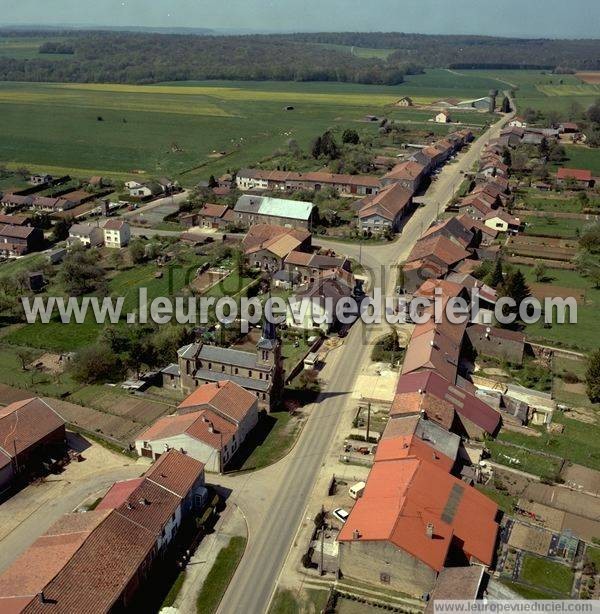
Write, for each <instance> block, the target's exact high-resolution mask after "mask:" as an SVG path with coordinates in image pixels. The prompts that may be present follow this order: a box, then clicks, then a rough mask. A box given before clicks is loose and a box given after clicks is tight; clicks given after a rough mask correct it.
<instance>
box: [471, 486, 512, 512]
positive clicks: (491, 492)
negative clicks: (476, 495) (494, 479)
mask: <svg viewBox="0 0 600 614" xmlns="http://www.w3.org/2000/svg"><path fill="white" fill-rule="evenodd" d="M475 488H477V490H478V491H479V492H482V493H483V494H484V495H485V496H486V497H489V498H490V499H491V500H492V501H494V502H495V503H496V504H497V505H498V507H499V508H500V509H501V510H502V511H503V512H505V513H506V514H512V513H513V511H514V508H515V505H516V504H517V500H518V497H514V496H512V495H509V494H507V493H505V492H501V491H499V490H496V489H495V488H491V487H489V486H483V485H481V484H477V485H476V486H475Z"/></svg>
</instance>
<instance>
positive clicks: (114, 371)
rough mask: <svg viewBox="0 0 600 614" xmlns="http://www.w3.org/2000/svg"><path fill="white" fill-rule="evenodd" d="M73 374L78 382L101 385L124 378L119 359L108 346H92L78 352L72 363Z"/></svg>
mask: <svg viewBox="0 0 600 614" xmlns="http://www.w3.org/2000/svg"><path fill="white" fill-rule="evenodd" d="M70 369H71V374H72V376H73V379H75V380H76V381H77V382H82V383H85V384H99V383H103V382H107V381H114V380H116V379H118V378H119V377H121V376H122V374H123V367H122V364H121V361H120V360H119V357H118V356H116V355H115V353H114V352H113V351H112V350H111V349H110V348H109V347H108V346H106V345H100V344H96V345H90V346H88V347H85V348H83V349H82V350H80V351H79V352H77V356H76V357H75V359H74V360H73V361H72V363H71V367H70Z"/></svg>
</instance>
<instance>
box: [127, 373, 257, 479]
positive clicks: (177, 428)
mask: <svg viewBox="0 0 600 614" xmlns="http://www.w3.org/2000/svg"><path fill="white" fill-rule="evenodd" d="M177 412H178V413H177V414H173V415H171V416H165V417H164V418H159V419H158V420H157V421H156V422H155V423H154V424H153V425H152V426H150V427H149V428H148V429H146V430H145V431H143V432H142V433H141V434H140V435H139V437H138V439H136V441H135V448H136V450H137V453H138V454H139V455H140V456H146V457H149V458H157V457H158V456H160V455H161V454H163V453H164V452H165V451H166V450H170V449H177V450H183V451H184V452H185V453H186V454H187V455H189V456H191V457H192V458H195V459H196V460H198V461H200V462H202V463H204V465H205V466H206V470H207V471H212V472H220V471H222V470H223V468H224V467H225V466H226V465H227V463H229V462H230V461H231V459H232V457H233V455H234V454H235V453H236V452H237V450H238V449H239V447H240V445H241V444H242V443H243V442H244V440H245V439H246V437H247V436H248V434H249V433H250V432H251V431H252V429H253V428H254V427H255V426H256V424H257V422H258V398H257V397H256V395H254V394H253V393H251V392H249V391H247V390H245V389H244V388H242V387H241V386H239V385H238V384H235V383H233V382H231V381H227V380H224V381H220V382H216V383H211V384H204V385H203V386H200V387H199V388H197V389H196V390H195V391H194V392H192V394H191V395H189V396H188V397H187V398H186V399H185V400H184V401H183V402H182V403H181V404H180V405H179V407H178V408H177Z"/></svg>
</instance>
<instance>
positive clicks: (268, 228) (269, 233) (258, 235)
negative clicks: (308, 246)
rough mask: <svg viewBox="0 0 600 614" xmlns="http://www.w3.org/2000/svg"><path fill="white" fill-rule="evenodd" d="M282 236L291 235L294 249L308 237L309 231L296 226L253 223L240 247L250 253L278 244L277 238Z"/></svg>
mask: <svg viewBox="0 0 600 614" xmlns="http://www.w3.org/2000/svg"><path fill="white" fill-rule="evenodd" d="M284 236H289V237H292V238H293V240H294V241H295V242H296V245H295V246H294V248H292V249H295V248H296V247H298V246H299V245H300V244H301V243H304V241H306V240H307V239H308V238H310V236H311V235H310V232H308V231H307V230H300V229H296V228H285V227H284V226H277V225H275V224H255V225H254V226H251V227H250V229H249V230H248V232H247V234H246V236H245V237H244V240H243V241H242V249H243V250H244V253H246V254H252V253H254V252H257V251H260V250H262V249H270V248H271V246H273V245H276V244H277V245H278V247H277V248H276V249H279V246H280V244H279V243H278V242H279V239H281V238H282V237H284ZM290 244H291V243H290Z"/></svg>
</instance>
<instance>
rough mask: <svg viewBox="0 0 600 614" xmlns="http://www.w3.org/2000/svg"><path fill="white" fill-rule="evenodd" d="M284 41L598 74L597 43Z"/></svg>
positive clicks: (403, 38)
mask: <svg viewBox="0 0 600 614" xmlns="http://www.w3.org/2000/svg"><path fill="white" fill-rule="evenodd" d="M287 38H288V39H290V40H295V41H298V42H300V41H301V42H308V43H327V44H335V45H347V46H356V47H371V48H375V49H395V51H394V52H393V54H392V55H391V56H390V57H389V58H388V60H390V61H394V62H417V63H419V64H421V65H423V66H425V67H428V68H430V67H431V68H451V67H452V66H461V67H465V68H466V67H477V68H488V67H490V68H527V67H535V68H538V67H539V68H554V67H557V66H562V67H569V68H572V69H577V70H600V40H597V39H579V40H566V39H538V38H532V39H525V38H499V37H493V36H465V35H458V36H442V35H428V34H405V33H402V32H320V33H315V34H293V35H290V36H289V37H287Z"/></svg>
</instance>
